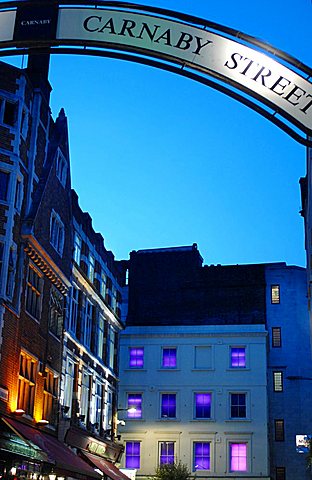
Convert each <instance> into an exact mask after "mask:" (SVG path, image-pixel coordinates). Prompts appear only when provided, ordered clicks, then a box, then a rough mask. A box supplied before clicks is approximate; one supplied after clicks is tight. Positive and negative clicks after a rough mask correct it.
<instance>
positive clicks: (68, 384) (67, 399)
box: [64, 358, 75, 417]
mask: <svg viewBox="0 0 312 480" xmlns="http://www.w3.org/2000/svg"><path fill="white" fill-rule="evenodd" d="M66 363H67V365H66V372H65V386H64V406H66V407H69V412H68V416H69V417H70V416H71V407H72V399H73V390H74V383H75V364H74V362H73V361H72V360H71V359H69V358H67V362H66Z"/></svg>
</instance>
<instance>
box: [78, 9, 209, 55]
mask: <svg viewBox="0 0 312 480" xmlns="http://www.w3.org/2000/svg"><path fill="white" fill-rule="evenodd" d="M83 28H84V29H85V30H86V31H87V32H98V33H108V34H109V35H119V36H129V37H131V38H138V39H142V40H143V39H148V40H149V41H150V42H154V43H163V44H164V45H168V46H170V47H174V48H179V49H181V50H188V49H191V52H192V53H194V54H195V55H200V52H201V50H202V49H203V48H204V47H206V46H207V45H209V44H210V43H213V42H212V41H211V40H208V39H207V38H206V39H203V38H202V37H198V36H197V35H194V36H193V35H191V34H190V33H187V32H183V31H181V32H178V33H177V32H176V31H172V30H171V29H170V28H167V29H163V28H162V27H161V26H160V25H155V24H154V25H153V26H149V25H148V24H147V23H146V22H142V23H141V24H138V23H137V22H135V21H134V20H130V19H123V22H122V25H121V27H120V26H116V25H115V23H114V19H113V18H112V17H111V18H109V19H108V20H107V19H103V17H101V16H97V15H91V16H89V17H87V18H86V19H85V21H84V22H83Z"/></svg>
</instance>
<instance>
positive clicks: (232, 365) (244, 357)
mask: <svg viewBox="0 0 312 480" xmlns="http://www.w3.org/2000/svg"><path fill="white" fill-rule="evenodd" d="M235 350H236V351H237V352H236V353H237V355H236V356H234V351H235ZM239 351H243V355H240V352H239ZM235 360H236V361H237V363H238V365H235ZM240 363H242V364H241V365H240ZM230 368H231V369H233V370H244V369H246V368H247V347H246V346H245V345H231V346H230Z"/></svg>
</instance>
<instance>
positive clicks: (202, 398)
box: [195, 393, 211, 418]
mask: <svg viewBox="0 0 312 480" xmlns="http://www.w3.org/2000/svg"><path fill="white" fill-rule="evenodd" d="M210 417H211V393H195V418H210Z"/></svg>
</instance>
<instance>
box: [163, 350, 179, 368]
mask: <svg viewBox="0 0 312 480" xmlns="http://www.w3.org/2000/svg"><path fill="white" fill-rule="evenodd" d="M176 367H177V349H176V348H175V347H170V348H163V349H162V368H176Z"/></svg>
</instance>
